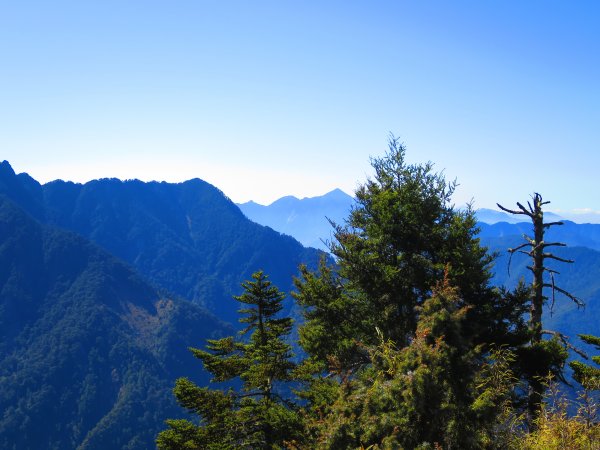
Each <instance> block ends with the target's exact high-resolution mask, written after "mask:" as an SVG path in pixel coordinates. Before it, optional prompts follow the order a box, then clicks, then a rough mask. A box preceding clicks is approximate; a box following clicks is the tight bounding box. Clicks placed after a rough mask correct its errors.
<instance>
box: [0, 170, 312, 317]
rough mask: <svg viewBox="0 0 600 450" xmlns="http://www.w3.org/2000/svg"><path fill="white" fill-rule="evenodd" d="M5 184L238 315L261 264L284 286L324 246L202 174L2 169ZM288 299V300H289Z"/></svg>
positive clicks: (49, 216)
mask: <svg viewBox="0 0 600 450" xmlns="http://www.w3.org/2000/svg"><path fill="white" fill-rule="evenodd" d="M0 192H4V193H6V194H7V195H8V196H9V197H10V198H12V199H13V200H14V201H15V202H17V203H19V204H20V205H21V206H23V207H24V208H25V209H26V210H27V211H29V212H30V213H31V214H33V215H35V217H38V218H39V219H40V220H43V221H44V222H45V223H48V224H52V225H57V226H59V227H61V228H64V229H67V230H71V231H75V232H77V233H78V234H80V235H82V236H84V237H86V238H89V239H90V240H92V241H93V242H95V243H96V244H98V245H100V246H101V247H103V248H105V249H106V250H108V251H109V252H110V253H112V254H114V255H115V256H117V257H119V258H121V259H123V260H124V261H126V262H128V263H130V264H131V265H132V266H133V267H135V268H136V269H137V270H138V271H139V272H140V273H141V274H142V275H143V276H145V277H146V278H147V279H148V280H150V281H152V282H153V283H155V284H156V286H158V287H161V288H164V289H166V290H167V291H169V292H172V293H175V294H177V295H179V296H182V297H184V298H186V299H189V300H191V301H193V302H196V303H198V304H200V305H203V306H206V307H207V308H208V309H209V310H211V311H212V312H214V313H215V314H216V315H217V316H218V317H219V318H221V319H223V320H226V321H230V322H235V321H236V319H237V315H236V311H235V308H236V306H235V304H234V303H235V302H232V301H231V296H232V295H234V294H238V293H239V292H240V283H241V282H242V281H244V280H246V279H248V278H250V275H251V274H252V273H253V272H254V271H256V270H259V269H262V270H264V271H265V273H268V274H269V275H270V278H271V280H272V281H273V282H274V283H275V284H276V285H278V286H279V287H280V288H281V289H282V290H284V291H286V292H289V291H290V290H291V289H292V276H293V275H295V274H297V273H298V266H299V265H300V264H301V263H306V264H308V265H311V266H315V265H316V263H317V261H318V259H319V258H320V253H319V252H318V251H317V250H314V249H306V248H303V247H302V245H301V244H300V243H298V242H297V241H296V240H294V239H293V238H291V237H289V236H284V235H281V234H280V233H278V232H276V231H274V230H272V229H270V228H268V227H264V226H261V225H258V224H256V223H253V222H251V221H250V220H248V219H247V218H246V217H245V216H244V215H243V214H242V213H241V211H240V210H239V209H238V207H237V206H236V205H235V204H234V203H233V202H231V201H230V200H229V199H228V198H227V197H225V196H224V195H223V193H222V192H221V191H219V190H218V189H216V188H215V187H214V186H212V185H210V184H208V183H206V182H204V181H201V180H199V179H194V180H190V181H187V182H184V183H178V184H171V183H165V182H161V183H159V182H150V183H144V182H141V181H138V180H129V181H120V180H117V179H102V180H95V181H91V182H89V183H86V184H75V183H70V182H64V181H54V182H51V183H47V184H45V185H40V184H39V183H37V182H36V181H35V180H33V179H32V178H31V177H29V176H28V175H26V174H20V175H15V173H14V172H13V171H12V169H11V168H10V165H8V163H6V162H4V163H3V164H2V170H0ZM289 306H290V304H289V303H288V307H289Z"/></svg>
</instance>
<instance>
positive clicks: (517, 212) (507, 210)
mask: <svg viewBox="0 0 600 450" xmlns="http://www.w3.org/2000/svg"><path fill="white" fill-rule="evenodd" d="M496 206H498V208H500V209H501V210H502V211H505V212H507V213H510V214H525V215H527V216H529V217H531V213H529V212H528V211H525V212H521V211H515V210H512V209H508V208H505V207H504V206H502V205H501V204H500V203H496Z"/></svg>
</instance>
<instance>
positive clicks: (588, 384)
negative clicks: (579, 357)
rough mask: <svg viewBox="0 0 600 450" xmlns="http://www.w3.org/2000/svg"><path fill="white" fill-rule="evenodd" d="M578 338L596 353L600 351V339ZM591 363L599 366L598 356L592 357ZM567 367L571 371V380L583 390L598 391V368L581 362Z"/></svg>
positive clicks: (599, 380)
mask: <svg viewBox="0 0 600 450" xmlns="http://www.w3.org/2000/svg"><path fill="white" fill-rule="evenodd" d="M579 337H580V338H581V340H582V341H584V342H585V343H587V344H590V345H593V346H594V347H595V350H596V351H599V350H600V337H598V336H592V335H589V334H580V335H579ZM592 361H593V362H594V363H595V365H600V356H599V355H594V356H592ZM569 365H570V366H571V369H573V378H575V380H577V381H578V382H579V383H581V384H582V385H583V387H584V388H586V389H592V390H600V368H598V367H595V366H592V365H590V364H585V363H583V362H581V361H571V362H570V363H569Z"/></svg>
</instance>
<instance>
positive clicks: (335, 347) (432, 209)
mask: <svg viewBox="0 0 600 450" xmlns="http://www.w3.org/2000/svg"><path fill="white" fill-rule="evenodd" d="M372 165H373V168H374V169H375V176H374V178H373V179H370V180H368V181H367V182H366V183H365V184H364V185H362V186H360V187H359V188H358V190H357V191H356V199H357V200H356V204H355V206H354V207H353V209H352V211H351V214H350V216H349V217H348V219H347V221H346V223H345V224H334V227H335V228H334V229H335V233H334V237H335V239H334V241H333V242H332V243H331V245H330V250H331V252H332V254H333V255H334V256H335V258H336V268H327V267H326V266H325V265H324V264H322V265H321V267H320V269H319V271H318V272H317V273H311V272H309V271H307V270H303V271H302V275H301V279H299V280H297V283H296V287H297V293H295V294H294V295H295V297H296V299H297V300H298V302H299V303H300V304H301V305H303V306H304V307H305V310H306V318H307V322H306V324H305V325H304V326H303V328H302V330H301V337H302V341H301V343H302V346H303V347H304V348H305V349H307V350H308V351H309V353H310V354H311V356H313V357H314V358H317V359H318V360H319V361H320V362H321V363H322V364H329V362H330V361H332V360H333V361H337V363H339V365H340V366H341V367H342V368H344V369H346V370H351V369H352V368H356V367H359V366H360V362H361V361H365V352H364V350H363V349H361V347H360V346H359V345H357V343H359V342H360V343H362V344H366V345H371V344H374V343H376V341H377V338H376V335H375V333H374V330H375V327H377V328H379V329H380V330H381V332H382V333H383V335H384V336H386V337H387V338H389V339H392V340H393V341H394V342H396V344H397V345H399V346H401V347H403V346H405V345H407V344H408V342H409V339H410V338H411V336H412V335H413V334H414V331H415V329H416V323H417V320H418V313H417V309H416V308H417V307H419V306H421V305H422V304H423V302H424V301H425V300H426V299H427V298H428V297H429V295H430V294H431V289H432V287H433V286H435V285H436V283H438V282H439V281H441V280H442V279H443V277H444V270H445V268H446V267H449V269H448V278H449V281H450V283H451V284H452V285H453V286H456V287H457V288H458V289H459V290H460V292H461V301H463V302H464V305H465V306H466V305H470V306H472V307H471V308H470V309H469V311H468V314H469V317H470V320H469V321H468V325H467V327H466V328H465V333H470V334H471V335H473V336H475V341H477V339H479V338H477V336H479V337H480V338H483V335H484V334H486V333H487V334H489V330H490V329H492V328H494V325H493V322H494V321H495V320H496V319H495V318H494V315H495V314H496V313H497V310H496V309H495V307H494V306H493V305H494V304H495V303H496V304H497V303H498V299H499V294H498V292H497V291H495V290H493V289H492V288H491V287H490V286H489V279H490V273H489V270H488V268H489V264H490V263H491V257H490V256H489V255H488V254H487V253H486V249H485V248H483V247H481V246H480V245H479V239H478V238H477V237H476V234H477V232H478V228H477V226H476V220H475V216H474V212H473V211H472V210H471V209H470V208H469V209H467V210H465V211H458V210H456V209H455V208H454V207H453V205H452V204H451V196H452V194H453V192H454V189H455V186H456V183H454V182H447V181H446V180H445V178H444V176H443V175H442V174H440V173H435V172H434V171H433V165H432V164H431V163H427V164H424V165H419V164H415V165H411V164H408V163H407V162H406V160H405V148H404V146H403V145H402V144H400V143H399V141H398V140H397V139H395V138H392V139H390V142H389V150H388V152H387V154H386V155H385V156H384V157H382V158H375V159H373V160H372ZM333 329H335V330H336V331H334V333H336V339H332V338H331V333H332V330H333ZM486 339H487V338H486Z"/></svg>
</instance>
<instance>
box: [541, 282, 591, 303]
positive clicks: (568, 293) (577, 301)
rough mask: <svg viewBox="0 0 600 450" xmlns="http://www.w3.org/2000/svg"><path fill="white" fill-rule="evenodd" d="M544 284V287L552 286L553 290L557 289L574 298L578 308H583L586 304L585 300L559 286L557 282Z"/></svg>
mask: <svg viewBox="0 0 600 450" xmlns="http://www.w3.org/2000/svg"><path fill="white" fill-rule="evenodd" d="M543 286H544V287H548V288H552V290H553V291H554V290H556V291H558V292H560V293H561V294H563V295H564V296H566V297H569V298H570V299H571V300H573V302H574V303H575V304H576V305H577V307H578V308H583V307H584V306H585V303H584V302H583V300H581V299H580V298H577V297H575V296H574V295H573V294H571V293H570V292H567V291H565V290H564V289H562V288H559V287H558V286H556V285H555V284H550V283H544V284H543Z"/></svg>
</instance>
